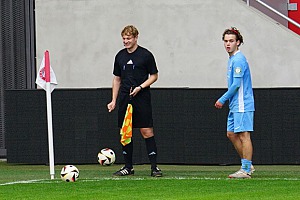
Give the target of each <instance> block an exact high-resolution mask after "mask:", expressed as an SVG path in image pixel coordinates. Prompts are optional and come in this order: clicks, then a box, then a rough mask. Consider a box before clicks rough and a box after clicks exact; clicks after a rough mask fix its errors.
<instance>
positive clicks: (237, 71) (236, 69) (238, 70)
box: [219, 51, 255, 112]
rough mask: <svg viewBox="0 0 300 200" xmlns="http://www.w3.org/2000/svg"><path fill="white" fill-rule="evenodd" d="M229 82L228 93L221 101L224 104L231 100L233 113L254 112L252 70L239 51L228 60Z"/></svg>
mask: <svg viewBox="0 0 300 200" xmlns="http://www.w3.org/2000/svg"><path fill="white" fill-rule="evenodd" d="M227 82H228V91H227V92H226V93H225V94H224V95H223V96H222V97H221V98H220V99H219V101H220V102H221V103H223V104H224V103H225V101H227V100H229V109H230V111H231V112H248V111H254V110H255V108H254V97H253V90H252V81H251V73H250V68H249V65H248V62H247V60H246V58H245V56H244V55H243V54H242V52H240V51H237V52H236V53H235V54H234V55H232V56H231V57H230V58H229V60H228V67H227Z"/></svg>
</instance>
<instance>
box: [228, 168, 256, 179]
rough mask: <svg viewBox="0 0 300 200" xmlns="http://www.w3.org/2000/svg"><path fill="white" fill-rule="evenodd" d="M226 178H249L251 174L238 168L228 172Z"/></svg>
mask: <svg viewBox="0 0 300 200" xmlns="http://www.w3.org/2000/svg"><path fill="white" fill-rule="evenodd" d="M228 178H251V174H248V173H247V172H245V171H244V170H242V169H240V170H239V171H237V172H235V173H233V174H229V176H228Z"/></svg>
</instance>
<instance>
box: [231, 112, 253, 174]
mask: <svg viewBox="0 0 300 200" xmlns="http://www.w3.org/2000/svg"><path fill="white" fill-rule="evenodd" d="M233 115H234V132H235V134H236V135H237V136H238V138H239V140H240V143H241V151H240V152H241V154H242V157H241V158H242V159H241V163H242V167H241V169H240V170H239V171H237V172H236V173H234V174H231V175H229V177H230V178H250V175H251V171H253V169H251V167H252V168H253V166H252V154H253V147H252V142H251V137H250V132H251V131H253V112H245V113H234V114H233Z"/></svg>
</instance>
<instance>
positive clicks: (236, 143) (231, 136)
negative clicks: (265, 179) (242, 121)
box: [227, 131, 243, 159]
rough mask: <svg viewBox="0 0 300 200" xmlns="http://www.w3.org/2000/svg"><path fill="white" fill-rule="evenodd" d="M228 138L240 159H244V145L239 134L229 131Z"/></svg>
mask: <svg viewBox="0 0 300 200" xmlns="http://www.w3.org/2000/svg"><path fill="white" fill-rule="evenodd" d="M227 138H228V139H229V140H230V141H231V143H232V144H233V146H234V148H235V150H236V151H237V153H238V154H239V156H240V158H241V159H242V158H243V144H242V142H241V140H240V137H239V135H238V134H235V133H234V132H232V131H227Z"/></svg>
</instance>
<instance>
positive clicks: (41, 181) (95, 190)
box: [0, 162, 300, 200]
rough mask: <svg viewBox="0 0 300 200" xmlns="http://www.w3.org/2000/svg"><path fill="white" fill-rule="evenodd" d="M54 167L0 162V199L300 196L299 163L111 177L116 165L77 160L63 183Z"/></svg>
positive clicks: (166, 169) (138, 169)
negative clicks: (74, 173) (73, 176)
mask: <svg viewBox="0 0 300 200" xmlns="http://www.w3.org/2000/svg"><path fill="white" fill-rule="evenodd" d="M62 167H63V166H60V165H59V166H55V173H56V174H55V179H54V180H50V175H49V166H42V165H12V164H7V163H6V162H0V199H1V200H5V199H43V200H44V199H45V200H47V199H51V200H56V199H125V200H131V199H139V200H142V199H143V200H144V199H145V200H147V199H151V200H152V199H162V200H165V199H166V200H167V199H172V200H174V199H213V200H215V199H239V200H243V199H284V200H287V199H299V196H300V189H299V188H300V173H299V172H300V167H299V166H296V165H289V166H287V165H284V166H256V172H255V173H254V174H253V176H252V177H253V178H252V179H244V180H236V179H228V178H227V175H228V174H229V173H232V172H234V171H236V170H237V169H238V168H239V166H200V165H193V166H187V165H160V167H161V168H162V170H163V173H164V176H163V177H161V178H152V177H150V176H149V175H150V170H149V168H150V167H149V165H136V166H135V175H134V176H130V177H120V178H114V177H112V176H111V174H112V173H113V172H115V171H116V170H118V169H119V168H120V167H121V166H120V165H113V166H109V167H103V166H100V165H96V164H95V165H76V167H77V168H78V169H79V171H80V177H79V179H78V181H77V182H75V183H67V182H63V181H62V180H61V179H60V177H59V174H60V170H61V168H62ZM22 181H23V182H22Z"/></svg>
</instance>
